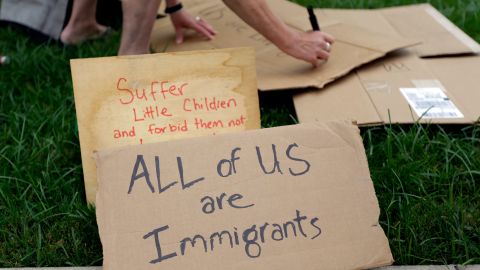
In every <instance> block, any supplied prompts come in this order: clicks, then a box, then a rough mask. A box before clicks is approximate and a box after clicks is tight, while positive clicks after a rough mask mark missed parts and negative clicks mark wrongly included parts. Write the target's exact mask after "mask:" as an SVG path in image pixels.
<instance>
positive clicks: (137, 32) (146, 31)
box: [118, 0, 160, 55]
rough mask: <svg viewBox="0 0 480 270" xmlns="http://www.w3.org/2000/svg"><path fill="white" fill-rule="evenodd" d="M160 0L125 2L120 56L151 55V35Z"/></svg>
mask: <svg viewBox="0 0 480 270" xmlns="http://www.w3.org/2000/svg"><path fill="white" fill-rule="evenodd" d="M159 5H160V0H123V1H122V9H123V28H122V38H121V41H120V49H119V50H118V55H130V54H146V53H149V44H150V35H151V34H152V29H153V24H154V22H155V18H156V15H157V13H158V7H159Z"/></svg>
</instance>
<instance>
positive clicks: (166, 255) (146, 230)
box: [96, 122, 393, 270]
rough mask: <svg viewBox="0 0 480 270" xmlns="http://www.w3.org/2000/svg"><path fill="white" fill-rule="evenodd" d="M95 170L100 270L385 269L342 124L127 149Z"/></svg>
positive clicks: (381, 241)
mask: <svg viewBox="0 0 480 270" xmlns="http://www.w3.org/2000/svg"><path fill="white" fill-rule="evenodd" d="M96 160H97V166H98V179H99V192H98V193H97V221H98V226H99V232H100V238H101V241H102V244H103V253H104V269H106V270H110V269H115V270H122V269H128V270H130V269H140V270H141V269H190V268H192V267H193V268H195V269H306V270H308V269H368V268H372V267H377V266H382V265H388V264H391V263H392V261H393V259H392V255H391V252H390V249H389V246H388V240H387V238H386V237H385V234H384V232H383V230H382V228H381V227H380V225H379V223H378V217H379V207H378V202H377V198H376V197H375V191H374V188H373V183H372V181H371V178H370V173H369V169H368V164H367V159H366V156H365V151H364V148H363V145H362V140H361V137H360V135H359V130H358V128H357V127H356V126H354V125H352V124H350V123H346V122H335V123H327V124H306V125H297V126H285V127H278V128H271V129H263V130H255V131H246V132H242V133H241V134H228V135H221V136H215V137H211V136H210V137H202V138H193V139H189V140H181V141H180V140H177V141H172V142H168V143H156V144H150V145H137V146H131V147H125V148H122V149H118V150H104V151H100V152H98V154H97V157H96ZM280 171H281V172H280ZM219 202H220V203H221V206H220V203H219Z"/></svg>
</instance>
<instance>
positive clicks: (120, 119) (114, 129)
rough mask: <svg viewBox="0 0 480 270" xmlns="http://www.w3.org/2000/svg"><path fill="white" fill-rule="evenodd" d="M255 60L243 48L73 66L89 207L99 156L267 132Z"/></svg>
mask: <svg viewBox="0 0 480 270" xmlns="http://www.w3.org/2000/svg"><path fill="white" fill-rule="evenodd" d="M254 57H255V56H254V52H253V49H251V48H239V49H225V50H211V51H203V52H202V51H198V52H186V53H171V54H152V55H143V56H127V57H106V58H93V59H75V60H72V61H71V69H72V78H73V89H74V94H75V106H76V111H77V120H78V129H79V135H80V147H81V152H82V164H83V173H84V180H85V190H86V195H87V200H88V202H90V203H94V200H95V192H96V187H97V185H96V168H95V162H94V160H93V158H92V155H93V151H95V150H100V149H105V148H111V147H120V146H126V145H135V144H141V143H149V142H158V141H166V140H173V139H177V138H184V137H194V136H200V135H206V134H221V133H227V132H237V131H242V130H246V129H257V128H260V111H259V106H258V92H257V85H256V78H255V66H254V63H255V58H254ZM152 91H153V92H152Z"/></svg>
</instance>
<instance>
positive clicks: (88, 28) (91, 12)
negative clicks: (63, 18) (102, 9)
mask: <svg viewBox="0 0 480 270" xmlns="http://www.w3.org/2000/svg"><path fill="white" fill-rule="evenodd" d="M96 9H97V0H74V1H73V7H72V15H71V16H70V19H69V21H68V24H67V26H66V27H65V29H63V31H62V33H61V35H60V41H62V42H63V43H64V44H79V43H81V42H82V41H85V40H88V39H93V38H96V37H98V36H100V35H102V34H103V33H105V31H106V30H107V27H106V26H104V25H101V24H98V23H97V20H96V18H95V13H96Z"/></svg>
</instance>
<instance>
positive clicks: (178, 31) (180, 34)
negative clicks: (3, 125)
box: [175, 27, 183, 44]
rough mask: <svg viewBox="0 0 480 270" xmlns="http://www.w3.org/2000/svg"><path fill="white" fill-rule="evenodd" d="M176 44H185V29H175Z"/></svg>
mask: <svg viewBox="0 0 480 270" xmlns="http://www.w3.org/2000/svg"><path fill="white" fill-rule="evenodd" d="M175 42H176V43H177V44H181V43H183V28H182V27H176V28H175Z"/></svg>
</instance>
